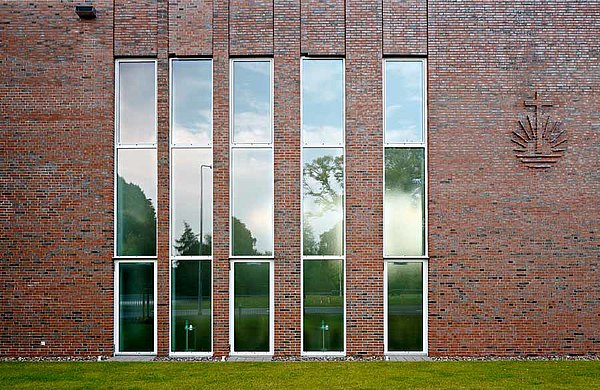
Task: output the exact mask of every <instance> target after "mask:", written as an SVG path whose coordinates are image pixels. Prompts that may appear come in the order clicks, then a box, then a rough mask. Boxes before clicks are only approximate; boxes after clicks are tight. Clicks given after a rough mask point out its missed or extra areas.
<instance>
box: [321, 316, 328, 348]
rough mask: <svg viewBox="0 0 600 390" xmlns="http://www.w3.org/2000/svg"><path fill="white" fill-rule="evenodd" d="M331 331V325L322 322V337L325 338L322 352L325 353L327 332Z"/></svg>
mask: <svg viewBox="0 0 600 390" xmlns="http://www.w3.org/2000/svg"><path fill="white" fill-rule="evenodd" d="M326 331H329V325H327V324H325V320H321V335H322V337H323V344H322V345H323V346H322V347H321V351H322V352H325V351H326V349H325V332H326Z"/></svg>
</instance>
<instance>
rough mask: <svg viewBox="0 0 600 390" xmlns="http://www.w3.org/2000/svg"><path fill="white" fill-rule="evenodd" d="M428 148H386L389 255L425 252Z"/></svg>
mask: <svg viewBox="0 0 600 390" xmlns="http://www.w3.org/2000/svg"><path fill="white" fill-rule="evenodd" d="M424 196H425V150H424V149H422V148H414V149H412V148H411V149H407V148H386V149H385V197H384V205H383V214H384V220H385V224H384V229H383V241H384V247H385V253H384V254H385V255H386V256H422V255H424V254H425V240H424V237H425V207H424Z"/></svg>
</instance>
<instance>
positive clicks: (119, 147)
mask: <svg viewBox="0 0 600 390" xmlns="http://www.w3.org/2000/svg"><path fill="white" fill-rule="evenodd" d="M122 63H153V64H154V136H155V139H154V140H155V142H154V143H141V144H137V143H136V144H121V143H120V142H119V136H120V133H121V127H120V124H119V120H120V115H119V108H120V104H121V99H120V93H119V90H120V86H121V80H120V72H119V66H120V64H122ZM114 64H115V82H114V84H115V92H114V99H115V111H114V116H115V117H114V121H115V122H114V129H115V131H114V152H113V153H114V168H113V260H117V259H139V260H144V259H157V258H158V199H156V200H155V201H156V210H155V213H156V214H155V215H156V219H157V220H156V232H155V234H156V239H155V242H156V245H155V248H154V249H155V253H156V254H155V255H154V256H119V255H118V252H117V244H118V243H117V242H118V236H119V234H118V232H117V208H118V207H117V183H118V170H119V150H128V149H129V150H134V149H148V150H154V152H155V156H156V162H158V151H157V141H158V69H157V68H158V64H157V59H156V58H117V59H115V62H114ZM155 189H156V193H157V195H158V165H157V166H156V175H155Z"/></svg>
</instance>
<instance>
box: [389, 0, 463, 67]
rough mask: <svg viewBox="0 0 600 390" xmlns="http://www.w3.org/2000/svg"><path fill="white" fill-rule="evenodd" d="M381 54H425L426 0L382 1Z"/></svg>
mask: <svg viewBox="0 0 600 390" xmlns="http://www.w3.org/2000/svg"><path fill="white" fill-rule="evenodd" d="M458 7H460V6H458ZM383 53H384V54H385V55H426V54H427V1H426V0H383Z"/></svg>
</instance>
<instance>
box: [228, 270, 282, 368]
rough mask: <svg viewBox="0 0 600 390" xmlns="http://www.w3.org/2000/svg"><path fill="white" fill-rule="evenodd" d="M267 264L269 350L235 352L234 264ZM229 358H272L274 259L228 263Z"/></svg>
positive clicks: (273, 338)
mask: <svg viewBox="0 0 600 390" xmlns="http://www.w3.org/2000/svg"><path fill="white" fill-rule="evenodd" d="M237 263H267V264H269V350H268V351H266V352H262V351H261V352H248V351H236V350H235V304H234V303H235V264H237ZM228 298H229V323H228V325H229V350H230V351H229V356H230V357H235V356H273V353H274V346H275V260H274V259H259V258H257V259H231V260H230V261H229V294H228Z"/></svg>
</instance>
